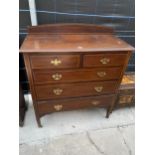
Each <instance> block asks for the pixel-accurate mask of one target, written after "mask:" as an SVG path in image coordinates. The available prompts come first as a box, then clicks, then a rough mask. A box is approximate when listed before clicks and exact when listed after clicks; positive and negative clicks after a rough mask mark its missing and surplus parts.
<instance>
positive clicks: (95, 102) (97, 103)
mask: <svg viewBox="0 0 155 155" xmlns="http://www.w3.org/2000/svg"><path fill="white" fill-rule="evenodd" d="M99 104H100V102H99V101H93V102H92V105H99Z"/></svg>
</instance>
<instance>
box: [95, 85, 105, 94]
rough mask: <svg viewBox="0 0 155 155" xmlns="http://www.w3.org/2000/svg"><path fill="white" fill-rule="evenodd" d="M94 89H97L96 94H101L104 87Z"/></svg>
mask: <svg viewBox="0 0 155 155" xmlns="http://www.w3.org/2000/svg"><path fill="white" fill-rule="evenodd" d="M94 89H95V91H96V92H98V93H100V92H102V90H103V87H102V86H98V87H94Z"/></svg>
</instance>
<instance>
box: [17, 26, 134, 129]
mask: <svg viewBox="0 0 155 155" xmlns="http://www.w3.org/2000/svg"><path fill="white" fill-rule="evenodd" d="M28 32H29V33H28V35H27V37H26V39H25V41H24V43H23V45H22V46H21V48H20V52H22V53H23V55H24V61H25V66H26V70H27V74H28V79H29V82H30V89H31V93H32V98H33V104H34V109H35V114H36V120H37V123H38V126H39V127H41V122H40V117H41V116H43V115H45V114H48V113H51V112H56V111H62V110H72V109H79V108H87V107H100V106H103V107H106V108H107V115H106V117H109V114H110V113H111V112H112V110H113V108H114V104H115V100H116V97H117V92H118V88H119V86H120V83H121V80H122V77H123V74H124V71H125V69H126V66H127V63H128V61H129V58H130V55H131V52H132V51H133V50H134V48H133V47H132V46H130V45H129V44H127V43H126V42H124V41H122V40H121V39H118V38H116V37H115V36H114V31H113V30H112V29H111V28H108V27H104V26H95V25H91V24H53V25H42V26H33V27H30V28H29V30H28Z"/></svg>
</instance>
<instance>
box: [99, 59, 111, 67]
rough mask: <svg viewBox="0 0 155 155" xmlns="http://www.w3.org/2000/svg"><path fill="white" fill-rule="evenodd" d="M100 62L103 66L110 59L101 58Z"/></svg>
mask: <svg viewBox="0 0 155 155" xmlns="http://www.w3.org/2000/svg"><path fill="white" fill-rule="evenodd" d="M100 62H101V63H102V64H103V65H105V64H107V63H108V62H110V59H109V58H103V59H101V60H100Z"/></svg>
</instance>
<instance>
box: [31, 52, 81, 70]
mask: <svg viewBox="0 0 155 155" xmlns="http://www.w3.org/2000/svg"><path fill="white" fill-rule="evenodd" d="M30 60H31V66H32V68H33V69H39V68H40V69H41V68H52V69H55V68H56V69H57V68H78V67H79V65H80V55H33V56H31V57H30Z"/></svg>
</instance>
